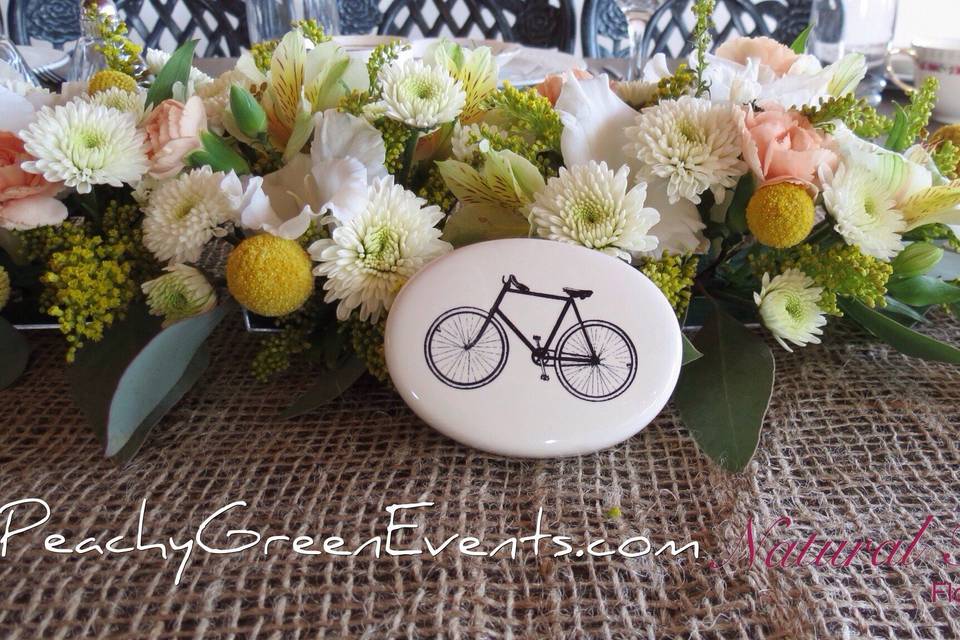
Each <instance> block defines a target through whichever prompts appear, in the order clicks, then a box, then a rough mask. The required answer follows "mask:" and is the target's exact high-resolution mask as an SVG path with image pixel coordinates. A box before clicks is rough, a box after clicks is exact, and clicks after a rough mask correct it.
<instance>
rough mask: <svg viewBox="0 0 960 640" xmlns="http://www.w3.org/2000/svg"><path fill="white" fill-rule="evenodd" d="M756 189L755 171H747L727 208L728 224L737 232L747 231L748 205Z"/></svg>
mask: <svg viewBox="0 0 960 640" xmlns="http://www.w3.org/2000/svg"><path fill="white" fill-rule="evenodd" d="M756 190H757V185H756V181H755V180H754V178H753V173H747V174H746V175H745V176H743V177H742V178H740V182H738V183H737V189H736V191H734V192H733V200H732V201H731V202H730V208H729V209H727V225H728V226H729V227H730V229H732V230H733V231H735V232H736V233H741V234H743V233H746V232H747V205H748V204H750V198H752V197H753V194H754V192H755V191H756Z"/></svg>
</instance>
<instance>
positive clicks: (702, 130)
mask: <svg viewBox="0 0 960 640" xmlns="http://www.w3.org/2000/svg"><path fill="white" fill-rule="evenodd" d="M743 119H744V114H743V110H742V109H741V108H740V107H738V106H736V105H733V104H729V103H714V102H710V101H709V100H704V99H701V98H693V97H691V96H684V97H682V98H680V99H679V100H667V101H664V102H661V103H659V104H658V105H656V106H653V107H649V108H647V109H644V110H643V111H642V112H640V114H638V115H637V119H636V126H634V127H630V128H628V129H627V131H626V134H627V137H628V138H629V140H630V143H629V144H628V145H627V151H628V153H630V155H632V156H634V157H636V158H638V159H639V160H640V161H641V162H642V163H643V165H644V166H643V167H642V168H641V175H645V176H647V177H649V178H652V177H658V178H666V179H667V180H668V184H667V194H668V195H669V197H670V202H677V201H678V200H680V198H686V199H687V200H689V201H690V202H692V203H694V204H699V203H700V194H701V193H703V192H704V191H706V190H707V189H711V190H713V193H714V196H715V197H716V199H717V201H718V202H719V201H721V200H723V196H724V191H725V190H726V189H732V188H733V187H735V186H736V184H737V181H738V180H739V178H740V176H742V175H743V174H744V173H746V171H747V165H746V163H745V162H744V161H743V160H741V159H740V154H741V150H740V146H741V140H742V135H743Z"/></svg>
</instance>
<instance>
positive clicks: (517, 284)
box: [504, 273, 530, 292]
mask: <svg viewBox="0 0 960 640" xmlns="http://www.w3.org/2000/svg"><path fill="white" fill-rule="evenodd" d="M504 282H508V283H510V284H511V285H513V286H514V287H516V289H517V291H523V292H527V291H530V287H528V286H527V285H525V284H523V283H522V282H520V281H518V280H517V276H515V275H513V274H512V273H511V274H510V277H509V278H508V279H507V280H505V281H504Z"/></svg>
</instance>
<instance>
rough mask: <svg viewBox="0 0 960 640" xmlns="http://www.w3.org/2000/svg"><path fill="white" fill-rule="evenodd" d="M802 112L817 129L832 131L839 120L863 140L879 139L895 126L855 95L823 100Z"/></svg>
mask: <svg viewBox="0 0 960 640" xmlns="http://www.w3.org/2000/svg"><path fill="white" fill-rule="evenodd" d="M802 111H803V115H805V116H806V117H807V118H808V119H809V120H810V122H811V123H812V124H813V125H814V126H816V127H820V128H821V129H825V130H832V129H833V125H832V123H833V122H835V121H837V120H839V121H841V122H843V123H844V124H845V125H846V126H847V127H848V128H849V129H850V130H851V131H853V132H854V133H855V134H857V135H858V136H859V137H861V138H868V139H869V138H879V137H880V136H882V135H884V134H885V133H887V132H888V131H890V127H892V126H893V121H892V120H891V119H890V118H888V117H886V116H884V115H882V114H880V113H879V112H878V111H877V110H876V109H874V108H873V107H872V106H870V104H869V103H868V102H867V99H866V98H857V97H856V95H855V94H854V93H847V94H845V95H842V96H832V97H829V98H823V99H821V101H820V104H819V105H817V106H816V107H804V108H803V109H802Z"/></svg>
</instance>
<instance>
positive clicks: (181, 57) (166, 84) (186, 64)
mask: <svg viewBox="0 0 960 640" xmlns="http://www.w3.org/2000/svg"><path fill="white" fill-rule="evenodd" d="M197 42H198V41H197V40H191V41H190V42H184V43H183V44H182V45H180V47H179V48H178V49H177V50H176V51H174V52H173V55H172V56H170V59H169V60H168V61H167V64H165V65H163V69H161V70H160V73H158V74H157V77H156V78H154V80H153V84H151V85H150V89H149V91H147V108H150V107H151V106H153V105H158V104H160V103H161V102H163V101H164V100H169V99H170V98H172V97H173V85H175V84H177V83H178V82H180V83H182V84H184V85H186V84H187V82H188V81H189V80H190V69H191V68H192V67H193V52H194V50H195V49H196V48H197Z"/></svg>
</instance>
